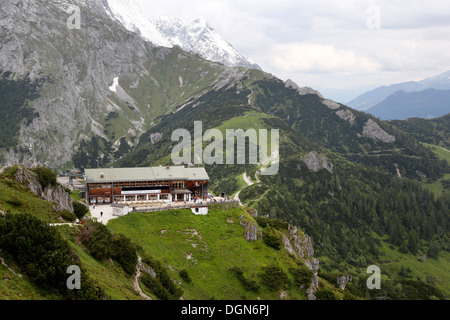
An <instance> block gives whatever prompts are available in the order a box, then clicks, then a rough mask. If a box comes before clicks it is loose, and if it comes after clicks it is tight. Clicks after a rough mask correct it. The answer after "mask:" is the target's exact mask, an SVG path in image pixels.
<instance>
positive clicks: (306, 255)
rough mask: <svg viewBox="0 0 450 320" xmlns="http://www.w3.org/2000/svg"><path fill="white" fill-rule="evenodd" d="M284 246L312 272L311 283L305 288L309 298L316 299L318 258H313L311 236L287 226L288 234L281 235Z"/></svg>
mask: <svg viewBox="0 0 450 320" xmlns="http://www.w3.org/2000/svg"><path fill="white" fill-rule="evenodd" d="M283 244H284V248H285V249H286V250H288V251H289V253H291V254H292V255H293V256H295V257H297V258H301V259H302V260H303V261H304V263H305V265H306V266H307V267H308V268H309V269H310V270H311V271H312V272H313V274H314V275H313V276H312V278H311V284H310V286H309V288H308V289H307V290H306V294H307V296H308V299H309V300H316V297H315V295H314V293H315V292H316V291H317V289H318V287H319V277H318V272H319V265H320V262H319V259H317V258H314V248H313V246H312V242H311V237H309V236H307V235H305V234H303V233H301V232H299V230H298V229H297V227H294V226H289V236H287V235H283Z"/></svg>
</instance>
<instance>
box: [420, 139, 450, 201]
mask: <svg viewBox="0 0 450 320" xmlns="http://www.w3.org/2000/svg"><path fill="white" fill-rule="evenodd" d="M422 144H423V145H424V146H426V147H428V148H430V149H431V150H432V151H433V152H434V153H435V154H436V155H437V156H438V157H439V159H441V160H446V161H447V162H448V163H449V164H450V152H449V151H448V150H447V149H443V148H442V147H439V146H434V145H431V144H428V143H422ZM442 180H450V173H447V174H445V175H444V176H443V177H442V178H440V179H438V180H437V181H434V182H433V181H432V182H427V183H425V186H427V187H428V188H429V189H430V190H431V191H432V192H433V193H434V194H436V195H438V196H440V195H443V194H444V193H445V192H447V193H448V191H446V190H445V189H444V187H443V185H442Z"/></svg>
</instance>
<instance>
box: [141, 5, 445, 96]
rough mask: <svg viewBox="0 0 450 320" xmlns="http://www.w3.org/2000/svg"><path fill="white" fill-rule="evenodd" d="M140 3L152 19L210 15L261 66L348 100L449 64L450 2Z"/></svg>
mask: <svg viewBox="0 0 450 320" xmlns="http://www.w3.org/2000/svg"><path fill="white" fill-rule="evenodd" d="M138 2H139V4H140V5H141V7H142V8H143V10H144V11H145V14H146V15H147V16H148V17H149V18H151V17H153V16H156V15H168V16H175V17H178V18H181V19H183V20H185V21H188V22H189V21H193V20H195V19H196V18H200V17H202V18H205V19H206V20H207V21H208V22H209V24H210V25H211V26H212V27H213V28H214V29H215V30H216V31H217V32H218V33H219V34H220V35H222V36H223V37H224V38H225V40H227V41H228V42H229V43H231V44H232V45H233V46H234V47H235V48H236V49H237V50H238V51H240V52H241V53H242V54H243V55H245V56H246V57H248V58H250V59H252V60H254V61H255V62H256V63H257V64H259V65H260V66H261V68H262V69H263V70H264V71H266V72H269V73H272V74H273V75H275V76H277V77H279V78H281V79H283V80H287V79H292V80H294V81H295V82H296V83H297V84H298V85H299V86H310V87H312V88H314V89H317V90H319V91H321V92H322V93H323V94H324V95H325V96H326V97H327V98H332V99H334V100H337V101H339V102H343V103H345V102H349V101H350V100H351V99H353V98H355V97H356V96H357V95H359V94H361V93H364V92H366V91H368V90H371V89H374V88H376V87H379V86H381V85H390V84H394V83H399V82H404V81H410V80H420V79H423V78H426V77H430V76H434V75H438V74H440V73H443V72H446V71H448V70H450V1H445V0H440V1H438V0H427V1H423V0H395V1H387V0H381V1H370V0H360V1H356V0H340V1H331V0H314V1H304V0H276V1H275V0H246V1H242V0H168V1H164V2H163V1H160V0H138Z"/></svg>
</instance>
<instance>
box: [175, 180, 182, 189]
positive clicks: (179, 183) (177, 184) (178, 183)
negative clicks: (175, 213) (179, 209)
mask: <svg viewBox="0 0 450 320" xmlns="http://www.w3.org/2000/svg"><path fill="white" fill-rule="evenodd" d="M172 188H173V189H184V181H174V182H172Z"/></svg>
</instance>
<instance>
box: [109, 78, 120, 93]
mask: <svg viewBox="0 0 450 320" xmlns="http://www.w3.org/2000/svg"><path fill="white" fill-rule="evenodd" d="M118 85H119V77H115V78H114V83H113V85H112V86H111V87H109V90H111V91H112V92H116V91H117V86H118Z"/></svg>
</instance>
